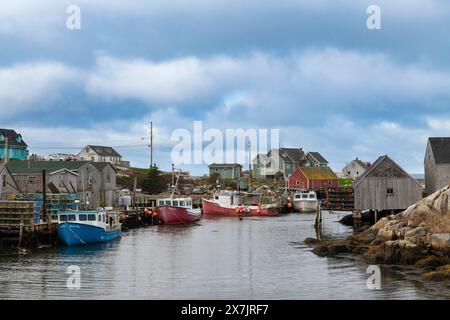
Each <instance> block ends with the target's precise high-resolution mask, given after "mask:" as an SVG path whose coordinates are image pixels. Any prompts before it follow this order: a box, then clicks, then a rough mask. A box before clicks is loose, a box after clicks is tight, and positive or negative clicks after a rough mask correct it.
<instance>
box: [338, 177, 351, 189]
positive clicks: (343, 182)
mask: <svg viewBox="0 0 450 320" xmlns="http://www.w3.org/2000/svg"><path fill="white" fill-rule="evenodd" d="M352 183H353V179H352V178H348V179H339V187H348V186H351V185H352Z"/></svg>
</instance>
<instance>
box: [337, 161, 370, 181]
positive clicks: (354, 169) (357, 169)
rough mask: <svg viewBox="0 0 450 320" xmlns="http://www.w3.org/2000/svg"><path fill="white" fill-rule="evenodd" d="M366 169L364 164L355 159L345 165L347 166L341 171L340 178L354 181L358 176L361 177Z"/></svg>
mask: <svg viewBox="0 0 450 320" xmlns="http://www.w3.org/2000/svg"><path fill="white" fill-rule="evenodd" d="M368 168H369V167H368V166H367V164H366V163H364V162H362V161H361V160H359V159H358V158H356V159H354V160H352V161H350V162H349V163H347V165H346V166H345V167H344V168H343V169H342V176H343V177H345V178H353V179H356V178H358V177H359V176H360V175H362V174H363V173H364V172H365V171H366V170H367V169H368Z"/></svg>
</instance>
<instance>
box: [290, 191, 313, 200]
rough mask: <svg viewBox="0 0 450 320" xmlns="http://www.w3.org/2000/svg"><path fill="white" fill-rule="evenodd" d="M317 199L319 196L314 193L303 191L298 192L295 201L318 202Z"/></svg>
mask: <svg viewBox="0 0 450 320" xmlns="http://www.w3.org/2000/svg"><path fill="white" fill-rule="evenodd" d="M316 199H317V195H316V193H315V192H314V191H307V190H302V191H297V192H296V193H295V194H294V200H311V201H313V200H316Z"/></svg>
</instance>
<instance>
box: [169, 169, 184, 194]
mask: <svg viewBox="0 0 450 320" xmlns="http://www.w3.org/2000/svg"><path fill="white" fill-rule="evenodd" d="M174 174H175V167H174V166H173V165H172V194H171V195H170V198H171V199H173V196H174V194H175V191H176V190H177V188H178V180H179V179H180V175H181V169H178V175H177V179H176V180H175V185H174V184H173V180H174Z"/></svg>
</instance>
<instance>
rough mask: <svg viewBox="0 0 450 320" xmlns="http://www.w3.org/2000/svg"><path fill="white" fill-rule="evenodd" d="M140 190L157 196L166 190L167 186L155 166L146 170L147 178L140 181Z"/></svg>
mask: <svg viewBox="0 0 450 320" xmlns="http://www.w3.org/2000/svg"><path fill="white" fill-rule="evenodd" d="M142 190H143V191H144V192H148V193H150V194H158V193H161V192H164V191H166V190H167V185H166V182H165V180H164V177H163V175H162V174H161V171H159V169H158V167H157V166H156V164H154V165H152V166H151V167H150V169H149V170H148V174H147V177H145V179H144V181H142Z"/></svg>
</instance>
